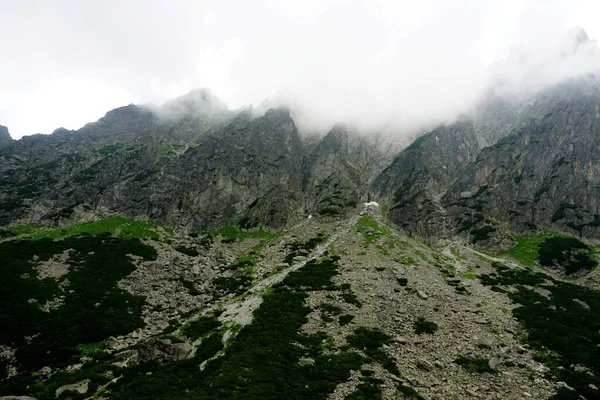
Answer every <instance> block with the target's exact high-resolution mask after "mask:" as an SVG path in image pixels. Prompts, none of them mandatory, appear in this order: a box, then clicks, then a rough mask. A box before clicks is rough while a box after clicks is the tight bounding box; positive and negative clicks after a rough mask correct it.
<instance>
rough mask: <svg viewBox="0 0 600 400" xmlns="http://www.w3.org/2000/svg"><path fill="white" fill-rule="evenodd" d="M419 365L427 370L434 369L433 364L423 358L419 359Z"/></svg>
mask: <svg viewBox="0 0 600 400" xmlns="http://www.w3.org/2000/svg"><path fill="white" fill-rule="evenodd" d="M417 367H419V368H421V369H424V370H425V371H433V368H434V367H433V364H431V363H430V362H429V361H427V360H424V359H422V358H420V359H418V360H417Z"/></svg>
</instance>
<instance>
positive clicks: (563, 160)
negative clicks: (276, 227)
mask: <svg viewBox="0 0 600 400" xmlns="http://www.w3.org/2000/svg"><path fill="white" fill-rule="evenodd" d="M599 96H600V86H599V84H598V82H597V81H596V79H595V78H593V77H588V78H585V79H583V78H582V79H577V80H572V81H569V82H565V83H563V84H560V85H557V86H555V87H552V88H550V89H548V90H545V91H544V92H542V93H538V94H536V95H535V96H532V97H530V98H528V99H526V100H521V101H522V102H521V103H520V105H519V107H520V108H519V111H518V112H516V111H515V110H516V106H515V105H514V103H513V104H510V103H508V104H507V103H506V102H504V101H502V102H499V101H498V100H494V101H492V102H488V103H487V104H485V103H484V105H483V106H482V107H480V108H478V109H477V110H476V111H475V112H474V116H473V117H466V118H463V119H461V120H459V121H457V122H455V123H453V124H450V125H445V126H442V127H440V128H438V129H436V130H434V131H432V132H430V133H428V134H426V135H424V136H422V137H421V138H419V139H418V140H416V141H415V142H414V143H413V144H412V145H411V146H409V147H408V148H407V149H405V150H404V151H402V152H401V153H400V154H399V155H398V157H397V158H396V159H395V160H394V161H393V163H392V164H391V165H390V166H389V167H388V168H387V169H385V170H384V171H383V172H382V173H381V174H380V175H379V176H378V177H377V179H376V180H375V182H374V185H373V190H374V191H375V192H376V193H378V196H379V198H381V199H388V201H389V202H390V212H389V218H390V220H391V221H393V222H394V223H396V224H398V225H400V226H402V227H403V228H404V229H407V230H408V231H410V232H413V233H415V234H418V235H422V236H427V237H432V238H439V237H452V236H456V235H466V236H473V238H472V239H475V237H477V238H480V239H481V240H479V241H481V242H485V241H487V240H491V242H490V244H494V243H496V244H497V243H498V242H499V241H500V240H501V235H500V233H501V232H502V231H503V230H505V229H504V228H506V229H508V230H511V231H517V232H523V231H531V230H533V231H535V229H537V227H545V228H550V229H560V230H565V231H568V232H570V233H578V234H583V235H584V236H589V237H598V233H599V232H598V231H597V226H598V225H600V218H598V217H597V214H598V203H597V200H596V199H597V198H598V193H597V190H598V183H599V182H598V178H597V164H598V163H597V160H598V154H597V153H598V152H597V150H598V144H597V142H598V115H599V114H598V107H599V106H600V97H599ZM484 231H487V232H484ZM477 232H483V233H482V236H479V235H477ZM495 236H496V237H495ZM494 237H495V240H492V239H494ZM476 241H477V240H476Z"/></svg>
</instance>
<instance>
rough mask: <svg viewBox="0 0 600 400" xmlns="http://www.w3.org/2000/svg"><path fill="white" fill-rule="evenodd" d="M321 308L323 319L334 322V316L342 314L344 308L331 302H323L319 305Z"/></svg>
mask: <svg viewBox="0 0 600 400" xmlns="http://www.w3.org/2000/svg"><path fill="white" fill-rule="evenodd" d="M319 308H320V309H321V319H322V320H323V321H325V322H332V321H333V320H334V318H333V317H334V316H337V315H340V314H341V313H342V309H341V308H339V307H338V306H336V305H333V304H330V303H323V304H321V305H320V306H319Z"/></svg>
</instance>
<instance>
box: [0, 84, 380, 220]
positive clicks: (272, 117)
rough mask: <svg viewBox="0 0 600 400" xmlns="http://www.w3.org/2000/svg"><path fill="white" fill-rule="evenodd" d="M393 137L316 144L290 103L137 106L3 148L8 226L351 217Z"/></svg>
mask: <svg viewBox="0 0 600 400" xmlns="http://www.w3.org/2000/svg"><path fill="white" fill-rule="evenodd" d="M385 144H386V142H385V141H384V140H383V139H381V138H378V139H368V138H365V137H360V136H358V135H356V134H353V133H349V132H348V130H347V129H346V128H343V127H336V128H334V129H332V130H331V132H329V133H328V134H327V135H326V136H325V137H324V138H323V139H318V140H317V141H316V142H315V143H314V144H312V145H311V144H308V143H306V144H305V143H303V141H302V139H301V137H300V136H299V134H298V131H297V128H296V126H295V123H294V121H293V119H292V118H291V117H290V113H289V111H287V110H283V109H273V110H269V111H268V112H267V113H266V114H264V115H263V116H261V117H259V118H252V116H251V112H250V111H241V112H238V113H237V114H235V117H234V113H233V112H231V111H229V110H227V109H226V107H225V106H224V105H222V104H221V103H219V102H218V100H216V99H214V98H212V97H209V96H208V95H207V93H205V92H202V91H200V92H192V93H190V94H189V95H186V96H184V97H182V98H179V99H176V100H174V101H171V102H169V103H167V104H165V105H164V106H162V107H161V108H159V109H150V108H145V107H140V106H135V105H130V106H126V107H122V108H119V109H116V110H113V111H110V112H108V113H107V114H106V116H105V117H103V118H102V119H100V120H99V121H97V122H95V123H91V124H88V125H86V126H85V127H83V128H82V129H81V130H79V131H76V132H74V131H68V130H65V129H59V130H57V131H55V132H54V133H53V134H52V135H49V136H44V135H35V136H30V137H25V138H23V139H22V140H19V141H17V142H15V143H13V144H12V145H10V146H6V147H5V148H3V150H2V151H0V160H2V163H1V164H0V176H1V177H2V179H1V180H0V187H1V188H2V195H0V223H2V224H8V223H11V222H14V221H21V222H36V221H43V220H49V221H54V222H56V223H59V224H72V223H76V222H81V221H87V220H92V219H96V218H101V217H106V216H110V215H113V214H120V215H125V216H129V217H135V218H141V219H147V218H150V219H153V220H157V221H161V222H163V223H166V224H168V225H169V226H172V227H177V228H180V229H187V230H195V229H198V228H215V227H218V226H222V225H226V224H229V223H232V222H235V223H237V224H239V225H240V226H242V227H244V228H255V227H258V226H264V227H270V228H281V227H283V226H285V225H287V224H290V223H293V222H294V221H297V220H298V219H299V218H301V217H302V216H304V215H308V214H311V213H314V214H324V215H329V216H343V215H346V214H347V213H346V210H347V209H348V208H353V207H356V205H357V204H358V202H359V201H361V200H362V199H363V198H365V195H366V192H367V188H368V186H367V183H368V181H369V180H370V179H371V178H372V177H373V176H374V175H375V174H376V173H377V172H378V170H379V168H380V167H381V166H382V165H384V164H385V163H386V162H387V160H388V158H387V157H389V156H386V155H384V154H385V153H384V150H385V147H386V145H385Z"/></svg>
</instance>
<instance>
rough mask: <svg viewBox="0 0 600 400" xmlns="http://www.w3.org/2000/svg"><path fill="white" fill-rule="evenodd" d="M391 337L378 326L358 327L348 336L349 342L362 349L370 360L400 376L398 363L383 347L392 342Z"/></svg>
mask: <svg viewBox="0 0 600 400" xmlns="http://www.w3.org/2000/svg"><path fill="white" fill-rule="evenodd" d="M390 341H391V338H390V337H389V336H388V335H386V334H385V333H383V332H382V331H380V330H379V329H377V328H374V329H373V328H367V327H364V326H361V327H358V328H356V329H355V330H354V333H353V334H352V335H350V336H348V344H349V345H350V346H352V347H354V348H356V349H358V350H362V351H363V352H364V353H365V354H366V355H367V356H368V357H369V360H368V361H376V362H378V363H380V364H381V366H382V367H384V368H385V369H387V370H388V371H389V372H390V373H392V374H394V375H396V376H398V375H400V371H399V370H398V367H397V366H396V363H395V362H394V360H393V359H392V357H390V356H389V355H388V354H387V353H386V352H385V351H383V350H382V349H381V348H382V347H383V345H387V344H388V343H390Z"/></svg>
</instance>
